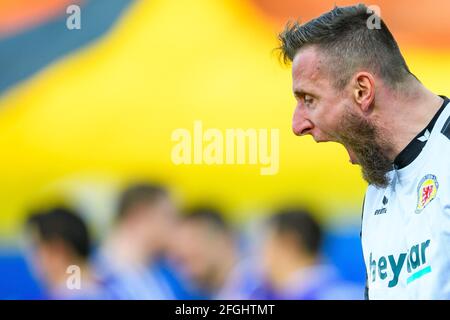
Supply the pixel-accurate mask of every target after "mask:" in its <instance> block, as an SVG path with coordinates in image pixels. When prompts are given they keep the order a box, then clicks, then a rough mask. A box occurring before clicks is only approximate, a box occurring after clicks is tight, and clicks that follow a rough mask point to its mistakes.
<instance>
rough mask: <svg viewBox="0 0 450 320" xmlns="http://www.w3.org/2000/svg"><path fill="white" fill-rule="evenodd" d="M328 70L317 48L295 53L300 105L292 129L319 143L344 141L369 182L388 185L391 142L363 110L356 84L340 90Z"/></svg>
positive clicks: (294, 74) (294, 72)
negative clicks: (388, 154)
mask: <svg viewBox="0 0 450 320" xmlns="http://www.w3.org/2000/svg"><path fill="white" fill-rule="evenodd" d="M328 70H329V69H328V66H327V62H326V61H325V59H324V58H323V57H322V55H320V53H319V52H318V51H317V49H316V48H314V47H309V48H305V49H302V50H300V51H299V52H298V53H297V55H296V56H295V58H294V61H293V63H292V79H293V92H294V96H295V98H296V100H297V105H296V107H295V111H294V116H293V119H292V130H293V131H294V133H295V134H296V135H299V136H300V135H306V134H310V135H311V136H312V137H313V138H314V140H315V141H316V142H327V141H334V142H338V143H341V144H342V145H344V147H345V148H346V150H347V152H348V154H349V157H350V162H351V163H353V164H359V165H361V167H362V171H363V176H364V178H365V179H366V180H367V181H368V182H369V183H371V184H375V185H377V186H386V185H387V183H388V182H387V178H386V173H387V172H388V171H389V170H390V169H391V161H390V160H389V159H388V158H387V157H386V156H385V154H386V152H385V151H386V150H387V149H388V148H390V145H389V143H388V142H386V141H384V139H382V137H381V135H380V134H379V133H378V129H377V126H376V124H375V123H374V122H373V121H371V119H369V118H368V117H367V116H365V115H364V114H363V113H362V112H361V110H360V108H359V106H358V104H357V103H356V101H355V99H354V92H355V91H354V87H353V84H352V83H349V84H348V85H347V87H346V88H344V89H343V90H337V89H336V88H335V87H334V85H333V81H331V75H330V72H329V71H328Z"/></svg>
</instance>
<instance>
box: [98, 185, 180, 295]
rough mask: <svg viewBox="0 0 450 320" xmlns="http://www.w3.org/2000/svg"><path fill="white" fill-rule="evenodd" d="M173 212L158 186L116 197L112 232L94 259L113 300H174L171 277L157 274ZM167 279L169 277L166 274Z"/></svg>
mask: <svg viewBox="0 0 450 320" xmlns="http://www.w3.org/2000/svg"><path fill="white" fill-rule="evenodd" d="M175 217H176V209H175V207H174V205H173V203H172V201H171V199H170V197H169V194H168V192H167V191H166V190H165V189H164V188H163V187H161V186H157V185H151V184H136V185H132V186H130V187H129V188H128V189H126V190H125V191H124V192H123V194H122V195H121V197H120V200H119V208H118V214H117V217H116V221H115V225H114V227H113V230H112V231H111V232H110V234H109V235H108V238H107V239H106V241H105V243H104V244H103V245H102V247H101V248H100V249H99V251H98V252H97V254H96V257H95V260H94V261H95V265H96V270H97V272H98V274H100V276H101V278H102V279H103V280H104V281H105V282H106V283H107V284H108V287H109V288H110V290H112V293H113V297H114V299H174V298H176V296H175V295H174V290H173V288H172V287H171V286H172V285H173V282H174V280H173V277H172V278H171V279H170V281H169V280H168V279H169V276H168V272H167V268H165V269H164V270H165V271H166V272H162V271H161V267H160V266H161V264H160V263H159V262H160V260H161V256H162V255H163V254H164V252H165V251H166V249H167V243H168V238H169V237H170V235H171V233H172V230H173V223H174V219H175ZM169 275H171V274H170V273H169Z"/></svg>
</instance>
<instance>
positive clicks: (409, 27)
mask: <svg viewBox="0 0 450 320" xmlns="http://www.w3.org/2000/svg"><path fill="white" fill-rule="evenodd" d="M251 1H252V2H253V3H255V4H256V7H258V8H259V9H260V10H261V12H262V13H263V14H264V15H266V16H267V17H269V18H270V20H271V23H272V25H273V27H274V30H276V31H278V30H279V29H280V28H282V26H283V25H284V24H285V23H286V21H287V20H289V19H293V20H296V19H300V21H301V22H306V21H309V20H310V19H312V18H315V17H317V16H319V15H320V14H322V13H323V12H326V11H328V10H330V9H331V8H333V7H334V5H335V4H336V5H337V6H347V5H354V4H356V3H358V1H346V0H321V1H298V0H280V1H273V0H251ZM363 3H365V4H366V5H368V6H369V5H376V6H378V7H380V9H381V17H382V19H383V20H384V21H385V22H386V24H387V25H388V27H389V29H390V30H391V32H392V33H393V34H394V35H395V38H396V39H397V40H398V42H399V43H400V44H402V43H403V44H408V45H414V46H416V45H420V46H433V47H439V48H442V47H446V48H449V47H450V42H449V41H448V40H450V18H449V14H450V1H448V0H428V1H420V5H418V4H417V3H416V2H415V1H409V0H397V1H392V0H389V1H388V0H378V1H364V2H363Z"/></svg>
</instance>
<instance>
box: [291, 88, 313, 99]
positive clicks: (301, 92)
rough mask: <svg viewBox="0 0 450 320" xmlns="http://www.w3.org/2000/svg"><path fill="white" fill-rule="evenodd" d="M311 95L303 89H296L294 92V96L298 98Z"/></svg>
mask: <svg viewBox="0 0 450 320" xmlns="http://www.w3.org/2000/svg"><path fill="white" fill-rule="evenodd" d="M307 94H310V93H309V92H306V91H305V90H303V89H295V90H294V96H296V97H303V96H304V95H307Z"/></svg>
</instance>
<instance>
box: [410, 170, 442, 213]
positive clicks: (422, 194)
mask: <svg viewBox="0 0 450 320" xmlns="http://www.w3.org/2000/svg"><path fill="white" fill-rule="evenodd" d="M438 188H439V183H438V181H437V179H436V176H435V175H433V174H427V175H426V176H425V177H423V178H422V180H420V182H419V185H418V187H417V207H416V213H420V212H422V210H423V209H425V207H426V206H427V205H428V204H429V203H430V202H431V201H433V199H434V198H435V197H436V193H437V190H438Z"/></svg>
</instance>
